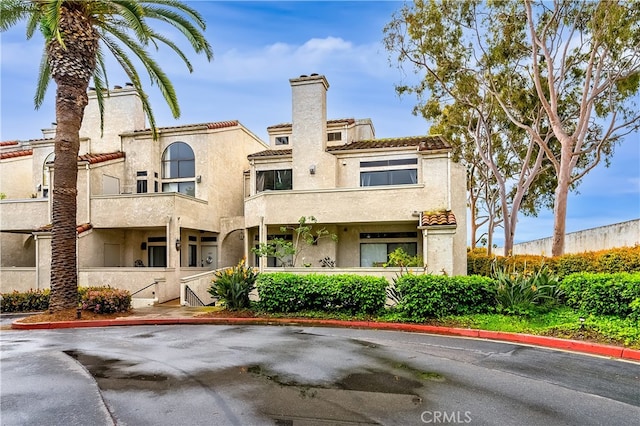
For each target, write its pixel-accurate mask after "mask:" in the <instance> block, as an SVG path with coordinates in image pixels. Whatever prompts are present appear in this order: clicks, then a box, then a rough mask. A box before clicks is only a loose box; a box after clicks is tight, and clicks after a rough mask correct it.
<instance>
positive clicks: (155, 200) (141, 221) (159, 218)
mask: <svg viewBox="0 0 640 426" xmlns="http://www.w3.org/2000/svg"><path fill="white" fill-rule="evenodd" d="M219 215H220V212H218V211H217V209H216V208H215V207H212V206H210V205H209V203H207V202H206V201H204V200H199V199H196V198H193V197H189V196H187V195H184V194H180V193H175V192H171V193H168V192H165V193H150V194H121V195H99V196H92V197H91V223H92V224H93V226H94V227H96V228H137V227H151V226H165V225H166V224H167V220H168V218H170V217H171V218H173V217H180V226H181V227H185V228H193V229H203V230H209V231H217V230H214V229H208V228H207V226H208V227H211V226H214V224H216V223H218V221H217V220H216V218H217V217H218V216H219Z"/></svg>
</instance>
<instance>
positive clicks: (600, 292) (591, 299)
mask: <svg viewBox="0 0 640 426" xmlns="http://www.w3.org/2000/svg"><path fill="white" fill-rule="evenodd" d="M561 287H562V289H563V291H564V293H565V303H566V304H567V306H570V307H572V308H575V309H579V310H581V311H583V312H585V313H587V314H593V315H616V316H619V317H621V318H624V317H627V316H635V315H637V313H638V308H639V307H638V302H637V300H638V299H640V273H633V274H631V273H628V272H620V273H617V274H594V273H586V272H584V273H579V274H571V275H569V276H566V277H565V278H564V280H562V283H561Z"/></svg>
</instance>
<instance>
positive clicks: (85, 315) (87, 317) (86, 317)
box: [17, 308, 134, 324]
mask: <svg viewBox="0 0 640 426" xmlns="http://www.w3.org/2000/svg"><path fill="white" fill-rule="evenodd" d="M133 314H134V312H133V311H128V312H117V313H115V314H96V313H95V312H92V311H82V314H81V317H80V319H78V313H77V310H76V309H75V308H71V309H64V310H62V311H59V312H55V313H49V312H43V313H40V314H35V315H29V316H27V317H25V318H21V319H20V320H18V321H17V322H22V323H27V324H31V323H35V322H60V321H92V320H105V319H114V318H122V317H128V316H129V315H133Z"/></svg>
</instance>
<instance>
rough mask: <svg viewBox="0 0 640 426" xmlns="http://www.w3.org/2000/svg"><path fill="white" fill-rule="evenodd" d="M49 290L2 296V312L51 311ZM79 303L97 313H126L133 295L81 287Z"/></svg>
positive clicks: (107, 288)
mask: <svg viewBox="0 0 640 426" xmlns="http://www.w3.org/2000/svg"><path fill="white" fill-rule="evenodd" d="M50 293H51V292H50V290H49V289H45V290H29V291H28V292H25V293H20V292H18V291H13V292H11V293H3V294H0V312H5V313H8V312H36V311H46V310H47V309H49V294H50ZM78 303H79V304H80V306H81V307H82V309H83V310H90V311H93V312H95V313H114V312H126V311H128V310H129V309H130V308H131V295H130V294H129V292H128V291H126V290H119V289H115V288H111V287H80V288H78Z"/></svg>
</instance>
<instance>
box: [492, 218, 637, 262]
mask: <svg viewBox="0 0 640 426" xmlns="http://www.w3.org/2000/svg"><path fill="white" fill-rule="evenodd" d="M551 240H552V238H551V237H547V238H541V239H538V240H533V241H528V242H524V243H518V244H514V246H513V254H535V255H543V256H550V255H551ZM636 245H640V219H634V220H629V221H626V222H621V223H614V224H612V225H606V226H600V227H597V228H590V229H585V230H582V231H577V232H570V233H568V234H567V235H566V236H565V249H564V252H565V253H566V254H569V253H583V252H586V251H599V250H608V249H612V248H618V247H633V246H636ZM496 253H504V248H498V249H496Z"/></svg>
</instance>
